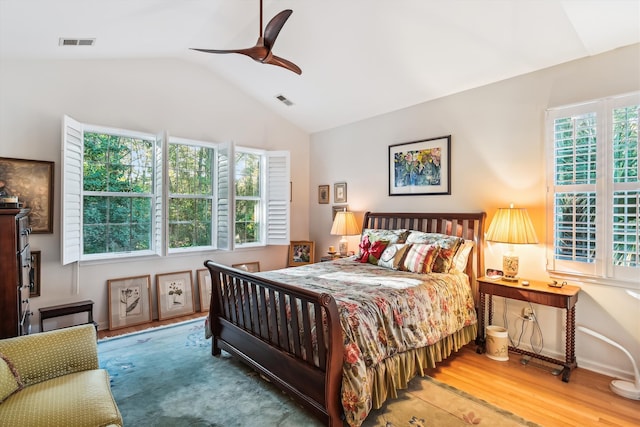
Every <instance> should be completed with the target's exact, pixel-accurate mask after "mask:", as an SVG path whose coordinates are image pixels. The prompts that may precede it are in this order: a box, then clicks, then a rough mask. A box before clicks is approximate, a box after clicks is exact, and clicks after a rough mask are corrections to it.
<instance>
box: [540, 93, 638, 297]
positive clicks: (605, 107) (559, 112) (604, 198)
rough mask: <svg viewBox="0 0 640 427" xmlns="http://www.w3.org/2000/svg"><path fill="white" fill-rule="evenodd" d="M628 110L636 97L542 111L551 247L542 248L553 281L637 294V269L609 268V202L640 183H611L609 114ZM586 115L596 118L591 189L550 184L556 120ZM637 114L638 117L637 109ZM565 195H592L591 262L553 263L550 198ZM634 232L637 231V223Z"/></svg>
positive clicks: (553, 170) (553, 226)
mask: <svg viewBox="0 0 640 427" xmlns="http://www.w3.org/2000/svg"><path fill="white" fill-rule="evenodd" d="M632 105H640V92H634V93H629V94H624V95H619V96H612V97H608V98H602V99H598V100H594V101H589V102H585V103H581V104H573V105H567V106H561V107H556V108H550V109H548V110H547V111H546V121H545V126H546V147H545V148H546V154H547V157H546V158H547V161H546V164H547V241H548V242H550V243H549V244H548V245H547V251H546V252H547V253H546V258H547V271H548V272H549V273H550V275H551V276H552V277H554V278H567V279H572V280H575V279H578V280H583V281H587V282H594V283H600V284H606V285H612V286H622V287H629V286H631V287H633V288H635V289H640V283H639V281H638V280H637V277H638V275H639V274H640V268H639V267H627V266H616V265H614V262H613V252H614V250H613V217H614V214H613V204H614V201H613V196H614V193H615V192H617V191H620V190H621V189H627V190H628V189H633V190H637V189H638V188H639V182H632V183H614V182H613V181H614V178H613V170H614V166H613V161H612V160H613V143H612V142H613V136H612V132H613V126H612V114H613V111H614V109H617V108H620V107H623V106H632ZM586 113H595V114H596V125H595V126H596V133H595V135H596V162H595V164H596V166H595V167H596V173H595V182H594V183H593V184H589V183H587V184H568V185H558V184H556V182H555V174H556V155H555V144H556V141H555V133H554V132H555V120H556V119H560V118H566V117H573V116H578V115H582V114H586ZM638 114H639V115H640V109H639V112H638ZM639 148H640V147H639ZM639 167H640V166H639ZM564 192H594V193H595V197H596V202H595V221H594V224H595V257H594V260H593V262H590V263H587V262H579V261H568V260H558V259H556V212H555V208H556V206H555V197H556V194H557V193H564ZM638 226H639V227H640V223H639V224H638ZM603 248H604V249H603Z"/></svg>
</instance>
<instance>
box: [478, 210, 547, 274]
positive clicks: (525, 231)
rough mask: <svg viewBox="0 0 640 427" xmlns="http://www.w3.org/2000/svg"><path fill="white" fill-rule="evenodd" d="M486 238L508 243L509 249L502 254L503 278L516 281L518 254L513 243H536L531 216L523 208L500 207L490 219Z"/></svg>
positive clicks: (491, 240) (490, 240)
mask: <svg viewBox="0 0 640 427" xmlns="http://www.w3.org/2000/svg"><path fill="white" fill-rule="evenodd" d="M486 240H487V241H489V242H497V243H508V244H509V249H508V250H507V252H505V253H504V255H503V256H502V269H503V270H504V277H503V280H506V281H509V282H517V281H518V278H517V277H516V276H517V275H518V264H519V260H518V255H516V253H515V251H514V250H513V245H514V244H535V243H538V237H537V236H536V231H535V229H534V228H533V224H532V223H531V218H529V214H528V213H527V210H526V209H524V208H517V209H516V208H514V207H513V205H511V207H509V208H500V209H498V212H496V215H495V216H494V217H493V219H492V220H491V225H489V230H488V231H487V236H486Z"/></svg>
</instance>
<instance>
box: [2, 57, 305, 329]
mask: <svg viewBox="0 0 640 427" xmlns="http://www.w3.org/2000/svg"><path fill="white" fill-rule="evenodd" d="M274 102H275V101H274ZM63 114H68V115H70V116H72V117H74V118H75V119H77V120H79V121H81V122H84V123H90V124H97V125H103V126H111V127H118V128H124V129H131V130H138V131H145V132H153V133H156V132H160V131H164V130H166V131H168V132H169V133H170V134H171V135H173V136H178V137H183V138H191V139H198V140H205V141H226V140H233V141H235V143H236V144H238V145H242V146H247V147H256V148H265V149H272V150H289V151H290V152H291V175H292V181H293V197H292V200H293V202H292V205H291V207H292V214H291V218H292V226H291V238H292V239H307V238H308V228H309V222H308V221H309V212H308V209H309V194H308V189H309V186H310V185H309V170H308V167H307V165H308V164H309V135H308V134H307V133H306V132H304V131H302V130H300V129H299V128H297V127H295V126H293V125H291V124H290V123H289V122H287V121H285V120H283V119H282V118H280V117H278V116H276V115H275V114H273V113H272V112H271V111H269V110H268V109H267V108H265V107H264V106H263V105H261V104H259V103H258V102H256V101H255V100H253V99H251V98H249V97H248V96H246V95H245V94H244V93H243V92H241V91H240V90H238V88H235V87H233V86H231V85H230V84H229V83H227V82H225V81H223V80H221V79H219V78H216V77H215V76H213V75H212V74H211V73H210V72H208V71H207V70H205V69H203V68H201V67H198V66H193V65H188V64H185V63H182V62H178V61H170V60H119V61H59V62H56V61H38V62H30V61H12V62H8V61H4V62H2V63H0V144H1V148H0V157H11V158H23V159H33V160H46V161H54V162H55V194H54V232H53V234H34V235H32V236H31V246H32V250H41V251H42V255H41V256H42V284H41V296H40V297H37V298H32V299H31V309H32V311H34V312H35V314H36V315H35V317H34V318H33V320H32V323H33V324H34V327H35V326H37V323H38V320H39V316H38V308H39V307H44V306H50V305H56V304H62V303H67V302H71V301H80V300H83V299H91V300H93V301H94V302H95V308H94V317H95V319H96V320H97V321H98V322H99V323H100V327H101V328H105V327H108V302H107V301H108V300H107V280H108V279H114V278H120V277H127V276H137V275H143V274H150V275H151V279H152V285H153V287H155V282H154V277H155V274H157V273H168V272H172V271H182V270H191V271H193V272H194V287H195V290H196V295H197V289H198V288H197V281H196V279H195V270H196V269H200V268H204V266H203V262H204V261H205V260H207V259H214V260H217V261H219V262H222V263H224V264H232V263H235V262H245V261H260V263H261V267H262V269H274V268H281V267H285V266H286V263H287V249H288V248H287V247H286V246H270V247H268V248H262V249H250V250H238V251H235V252H233V253H225V252H222V251H218V252H208V253H197V254H192V255H179V256H170V257H165V258H162V259H158V258H145V259H139V260H135V261H132V260H128V261H124V260H123V261H121V262H117V263H114V262H110V263H91V264H82V265H81V266H80V267H79V270H78V269H77V267H75V266H71V265H70V266H65V267H63V266H62V265H61V263H60V170H61V166H60V146H61V145H60V144H61V141H60V135H61V118H62V116H63ZM76 284H77V285H78V287H79V293H76ZM152 294H153V296H154V298H155V290H154V291H153V292H152ZM197 307H199V302H198V300H196V308H197ZM154 318H157V311H156V310H154ZM48 322H49V321H47V324H46V325H45V328H47V329H49V328H51V327H53V326H55V321H53V322H54V323H52V324H51V325H49V323H48ZM63 322H68V319H67V320H62V319H61V323H63ZM35 330H37V328H35Z"/></svg>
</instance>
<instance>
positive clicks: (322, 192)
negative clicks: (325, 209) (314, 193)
mask: <svg viewBox="0 0 640 427" xmlns="http://www.w3.org/2000/svg"><path fill="white" fill-rule="evenodd" d="M329 194H330V192H329V186H328V185H318V203H320V204H321V205H326V204H328V203H329V197H330V196H329Z"/></svg>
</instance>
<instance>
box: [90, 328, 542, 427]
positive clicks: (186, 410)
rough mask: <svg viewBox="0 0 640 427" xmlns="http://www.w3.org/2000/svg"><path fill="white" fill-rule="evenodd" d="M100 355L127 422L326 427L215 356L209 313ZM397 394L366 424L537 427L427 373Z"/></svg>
mask: <svg viewBox="0 0 640 427" xmlns="http://www.w3.org/2000/svg"><path fill="white" fill-rule="evenodd" d="M98 357H99V359H100V366H101V367H102V368H104V369H107V370H108V371H109V375H110V376H111V389H112V391H113V395H114V397H115V399H116V403H117V404H118V407H119V408H120V412H121V413H122V417H123V419H124V425H125V426H126V427H146V426H153V427H163V426H166V427H183V426H184V427H186V426H190V427H205V426H208V427H214V426H215V427H218V426H220V427H233V426H237V427H244V426H277V427H300V426H305V427H306V426H322V423H320V422H319V421H318V420H317V419H316V418H314V417H313V416H312V415H311V414H310V413H309V412H307V411H306V410H305V409H304V408H302V407H300V406H299V405H298V404H297V403H296V402H294V401H293V400H292V399H290V398H289V397H288V396H287V395H286V394H284V393H282V392H281V391H279V390H278V389H277V388H275V387H274V386H273V385H272V384H270V383H269V382H267V381H265V380H263V379H262V378H261V377H260V376H259V375H257V374H256V373H255V372H254V371H252V370H251V369H249V368H248V367H247V366H246V365H244V364H242V363H240V362H239V361H237V360H236V359H234V358H232V357H231V356H230V355H228V354H227V353H225V352H223V353H222V356H221V357H213V356H211V340H206V339H205V338H204V318H203V319H197V320H192V321H188V322H184V323H179V324H177V325H172V326H169V327H164V328H156V329H149V330H147V331H143V332H139V333H135V334H129V335H124V336H121V337H115V338H106V339H103V340H100V341H99V342H98ZM399 394H400V396H399V397H398V399H395V400H393V401H389V402H388V403H387V404H386V405H385V406H383V407H382V408H380V409H379V410H376V411H373V412H371V413H370V414H369V417H368V418H367V419H366V420H365V422H364V424H363V426H364V427H373V426H384V427H401V426H403V427H404V426H406V427H422V426H445V427H449V426H464V425H470V424H471V425H484V426H492V427H493V426H498V427H500V426H535V425H536V424H534V423H530V422H527V421H526V420H524V419H522V418H520V417H517V416H515V415H513V414H511V413H509V412H506V411H502V410H500V409H499V408H496V407H494V406H492V405H489V404H488V403H486V402H484V401H482V400H479V399H476V398H474V397H473V396H470V395H467V394H466V393H464V392H461V391H459V390H456V389H455V388H453V387H450V386H447V385H446V384H443V383H440V382H439V381H436V380H434V379H431V378H428V377H424V378H416V379H414V380H413V381H411V383H410V387H409V389H407V390H404V391H402V392H400V393H399Z"/></svg>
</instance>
